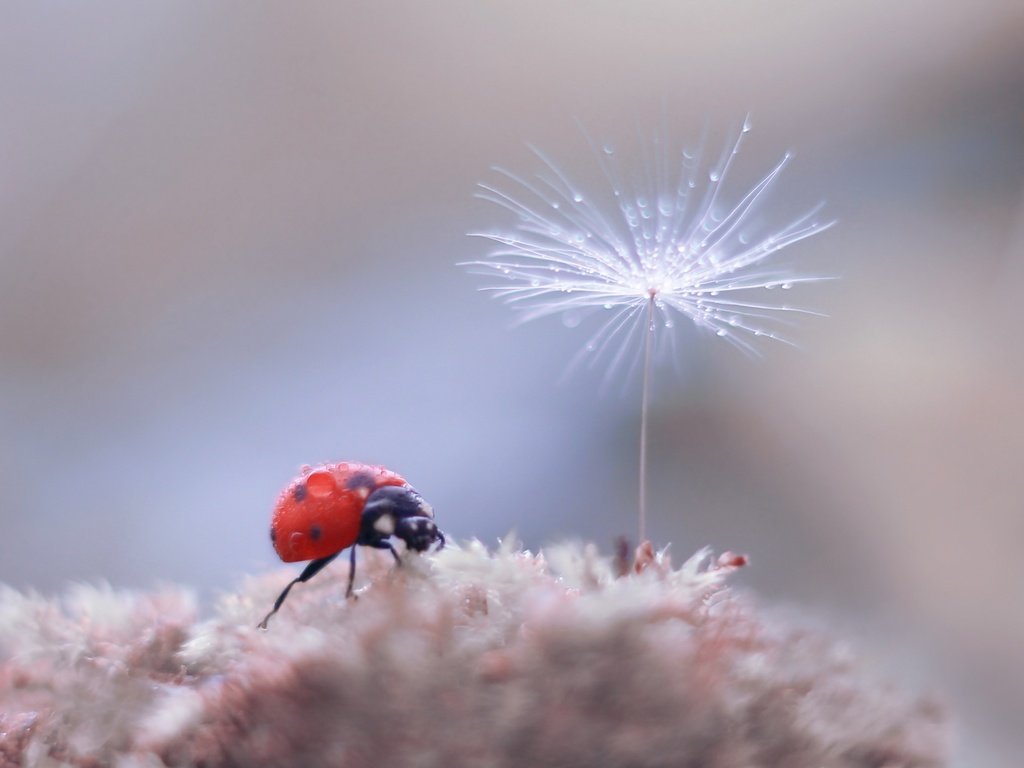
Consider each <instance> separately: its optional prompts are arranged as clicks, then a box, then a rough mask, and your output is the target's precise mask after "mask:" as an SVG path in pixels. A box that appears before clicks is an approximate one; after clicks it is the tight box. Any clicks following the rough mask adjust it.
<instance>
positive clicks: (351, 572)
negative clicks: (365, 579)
mask: <svg viewBox="0 0 1024 768" xmlns="http://www.w3.org/2000/svg"><path fill="white" fill-rule="evenodd" d="M355 580H356V545H355V544H353V545H352V547H351V548H350V551H349V553H348V588H347V589H346V590H345V597H346V598H349V597H352V584H353V582H354V581H355Z"/></svg>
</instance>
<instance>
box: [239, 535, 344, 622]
mask: <svg viewBox="0 0 1024 768" xmlns="http://www.w3.org/2000/svg"><path fill="white" fill-rule="evenodd" d="M338 554H339V553H338V552H335V553H334V554H333V555H328V556H327V557H321V558H320V559H319V560H313V561H312V562H311V563H310V564H309V565H307V566H306V567H305V569H304V570H303V571H302V573H301V574H299V577H298V578H295V579H292V580H291V581H290V582H288V586H287V587H285V588H284V591H283V592H281V594H280V595H278V596H277V600H275V601H274V607H273V609H272V610H271V611H270V613H268V614H267V615H266V616H264V617H263V621H261V622H260V623H259V624H257V625H256V626H257V628H259V629H266V628H267V622H268V621H270V617H271V616H273V615H274V614H275V613H277V612H278V610H279V609H280V608H281V606H282V605H284V599H285V598H286V597H288V593H289V592H290V591H291V589H292V587H294V586H295V585H296V584H298V583H299V582H300V581H309V580H310V579H311V578H313V577H314V576H316V575H317V574H318V573H319V572H320V571H321V569H323V567H324V566H325V565H327V564H328V563H329V562H331V560H333V559H334V558H336V557H337V556H338Z"/></svg>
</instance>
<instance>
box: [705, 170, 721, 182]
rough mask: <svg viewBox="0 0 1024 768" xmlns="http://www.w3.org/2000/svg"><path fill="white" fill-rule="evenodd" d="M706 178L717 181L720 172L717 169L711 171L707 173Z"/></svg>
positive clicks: (719, 177)
mask: <svg viewBox="0 0 1024 768" xmlns="http://www.w3.org/2000/svg"><path fill="white" fill-rule="evenodd" d="M708 178H709V179H711V181H718V180H719V179H721V178H722V174H721V173H720V172H719V171H712V172H711V173H709V174H708Z"/></svg>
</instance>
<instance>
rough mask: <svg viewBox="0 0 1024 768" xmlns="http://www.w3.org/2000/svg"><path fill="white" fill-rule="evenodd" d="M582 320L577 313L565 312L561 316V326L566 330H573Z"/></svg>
mask: <svg viewBox="0 0 1024 768" xmlns="http://www.w3.org/2000/svg"><path fill="white" fill-rule="evenodd" d="M582 319H583V318H582V316H581V315H580V313H579V312H566V313H565V314H564V315H562V325H564V326H565V327H566V328H575V327H576V326H577V325H579V324H580V320H582Z"/></svg>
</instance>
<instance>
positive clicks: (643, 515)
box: [637, 290, 657, 544]
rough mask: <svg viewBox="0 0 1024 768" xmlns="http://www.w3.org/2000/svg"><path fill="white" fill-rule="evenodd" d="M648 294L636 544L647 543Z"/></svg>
mask: <svg viewBox="0 0 1024 768" xmlns="http://www.w3.org/2000/svg"><path fill="white" fill-rule="evenodd" d="M656 295H657V293H656V292H655V291H653V290H652V291H651V292H650V297H649V298H648V299H647V319H646V322H647V326H646V328H645V334H644V383H643V394H642V395H641V399H640V489H639V505H638V506H639V526H638V531H637V532H638V536H639V538H638V540H637V544H643V543H644V542H645V541H647V413H648V411H649V410H650V408H649V401H650V391H651V347H652V345H653V341H654V297H655V296H656Z"/></svg>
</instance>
